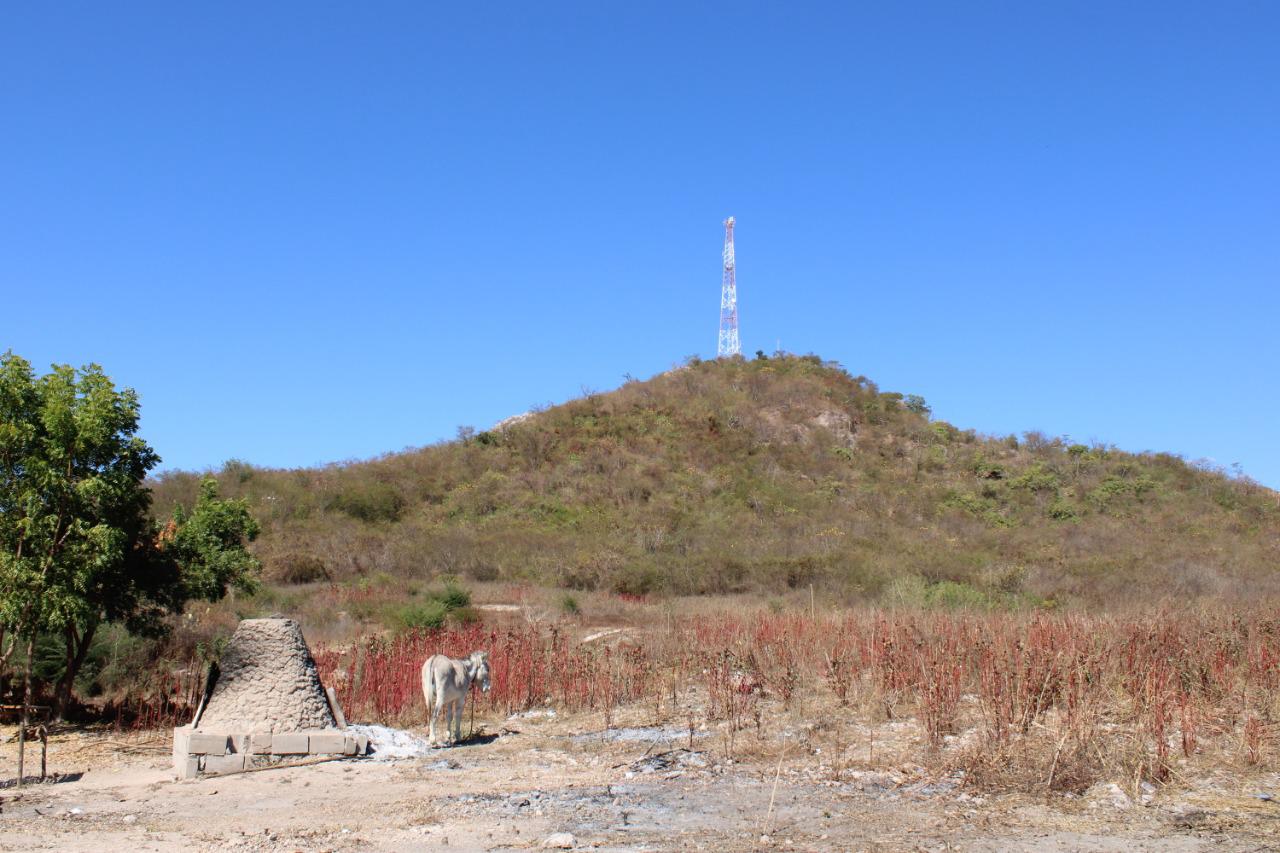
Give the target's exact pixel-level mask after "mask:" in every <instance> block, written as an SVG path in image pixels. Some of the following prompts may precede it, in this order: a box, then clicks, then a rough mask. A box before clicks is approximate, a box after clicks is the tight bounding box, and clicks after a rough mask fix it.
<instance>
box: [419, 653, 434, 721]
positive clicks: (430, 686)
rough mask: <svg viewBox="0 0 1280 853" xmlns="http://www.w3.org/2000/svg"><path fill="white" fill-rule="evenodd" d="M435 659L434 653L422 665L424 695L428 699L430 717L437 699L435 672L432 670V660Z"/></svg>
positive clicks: (428, 714)
mask: <svg viewBox="0 0 1280 853" xmlns="http://www.w3.org/2000/svg"><path fill="white" fill-rule="evenodd" d="M435 659H436V658H435V655H432V656H431V657H429V658H427V662H426V663H424V664H423V665H422V697H423V698H424V699H426V700H427V716H428V717H429V716H431V708H432V706H433V705H434V704H435V701H436V679H435V673H434V672H432V671H431V662H432V661H433V660H435Z"/></svg>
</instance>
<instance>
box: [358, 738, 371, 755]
mask: <svg viewBox="0 0 1280 853" xmlns="http://www.w3.org/2000/svg"><path fill="white" fill-rule="evenodd" d="M368 752H369V736H368V735H356V755H367V754H368Z"/></svg>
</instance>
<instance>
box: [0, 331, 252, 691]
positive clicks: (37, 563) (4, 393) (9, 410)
mask: <svg viewBox="0 0 1280 853" xmlns="http://www.w3.org/2000/svg"><path fill="white" fill-rule="evenodd" d="M138 417H139V404H138V396H137V394H136V393H135V392H134V391H133V390H132V389H128V388H125V389H117V388H116V387H115V385H114V384H113V383H112V381H111V379H110V378H109V377H107V376H106V374H105V373H103V371H102V368H101V367H99V366H98V365H96V364H91V365H89V366H87V367H84V368H82V369H80V370H78V371H77V370H75V369H74V368H72V367H70V366H67V365H55V366H54V367H53V368H52V370H51V371H50V372H49V373H48V374H46V375H44V376H39V377H37V376H36V375H35V373H34V371H33V370H32V368H31V365H30V363H29V362H27V361H26V360H24V359H22V358H20V357H18V356H16V355H14V354H13V353H11V352H10V353H6V354H5V355H4V356H3V357H0V631H3V635H4V637H5V640H4V645H3V649H2V650H0V665H2V664H7V662H8V661H9V659H10V656H11V655H12V654H13V652H14V650H15V648H16V647H17V646H18V645H19V644H20V643H25V644H26V648H27V650H28V651H27V656H28V658H29V657H30V650H31V649H32V648H33V647H34V641H35V638H36V637H37V636H38V635H40V634H42V633H51V634H55V635H58V636H61V637H62V638H63V639H64V642H65V648H66V672H65V675H64V679H63V682H62V685H61V692H62V693H63V694H64V698H65V694H66V692H67V691H68V690H69V686H70V683H71V681H72V680H73V679H74V677H75V670H76V669H78V668H79V665H80V664H81V663H82V662H83V660H84V655H85V653H86V652H87V649H88V645H89V643H90V642H91V640H92V637H93V634H94V632H95V631H96V629H97V628H98V627H99V626H100V625H101V624H103V623H104V622H120V623H122V624H124V625H126V626H127V627H128V628H129V630H131V631H134V632H138V633H144V634H149V635H155V634H158V633H161V632H162V631H163V630H164V627H165V618H166V617H167V616H168V615H169V614H172V613H176V612H179V611H180V610H181V609H182V607H183V605H184V604H185V603H186V602H187V601H188V600H190V599H197V598H198V599H205V600H216V599H218V598H221V597H222V596H223V595H224V594H225V593H226V591H227V589H228V588H231V587H238V588H242V589H246V590H248V589H252V587H253V583H254V578H255V576H256V573H257V569H258V566H257V562H256V560H254V558H253V557H252V556H251V555H250V554H249V553H248V552H247V551H246V550H245V542H246V541H247V540H251V539H252V538H254V537H255V536H256V535H257V533H258V526H257V524H256V522H255V521H254V520H253V518H252V516H251V515H250V513H249V509H248V506H247V505H246V504H245V503H244V502H243V501H223V500H219V499H218V495H217V484H216V483H215V482H214V481H213V480H208V481H206V482H205V483H203V484H202V485H201V489H200V494H199V497H198V499H197V500H196V502H195V505H194V506H193V507H192V509H191V510H190V511H187V510H185V509H183V508H181V507H179V508H177V509H176V510H175V512H174V516H173V519H172V520H171V521H170V522H169V523H168V524H167V525H166V526H164V527H163V528H160V527H159V526H158V525H157V524H156V522H155V521H154V519H153V518H152V517H151V494H150V491H149V490H148V489H147V487H146V485H145V479H146V476H147V473H148V472H149V471H150V470H151V469H152V468H154V467H155V466H156V465H157V464H158V463H159V461H160V458H159V456H157V455H156V453H155V451H154V450H152V448H151V447H149V446H148V445H147V443H146V442H145V441H144V440H143V439H142V438H141V437H139V436H138V435H137V430H138Z"/></svg>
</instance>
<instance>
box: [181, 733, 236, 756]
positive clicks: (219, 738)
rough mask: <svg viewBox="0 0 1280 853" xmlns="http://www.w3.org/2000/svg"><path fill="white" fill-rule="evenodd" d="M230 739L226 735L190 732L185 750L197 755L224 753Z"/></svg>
mask: <svg viewBox="0 0 1280 853" xmlns="http://www.w3.org/2000/svg"><path fill="white" fill-rule="evenodd" d="M230 740H231V739H230V738H228V737H227V736H226V735H211V734H206V733H205V732H192V733H191V736H190V738H189V739H188V740H187V751H188V752H193V753H195V754H197V755H226V754H227V744H228V743H229V742H230Z"/></svg>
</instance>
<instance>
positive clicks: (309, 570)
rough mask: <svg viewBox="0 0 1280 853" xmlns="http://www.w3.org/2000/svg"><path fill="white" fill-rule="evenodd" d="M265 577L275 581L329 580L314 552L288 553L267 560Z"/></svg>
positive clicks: (312, 581) (297, 582) (311, 581)
mask: <svg viewBox="0 0 1280 853" xmlns="http://www.w3.org/2000/svg"><path fill="white" fill-rule="evenodd" d="M266 574H267V579H268V580H273V581H276V582H277V583H289V584H302V583H315V582H316V581H323V580H329V570H328V569H327V568H325V565H324V561H323V560H321V559H320V558H319V557H317V556H315V555H314V554H299V553H288V554H281V555H280V556H279V557H273V558H271V559H270V560H269V561H268V562H267V572H266Z"/></svg>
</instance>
